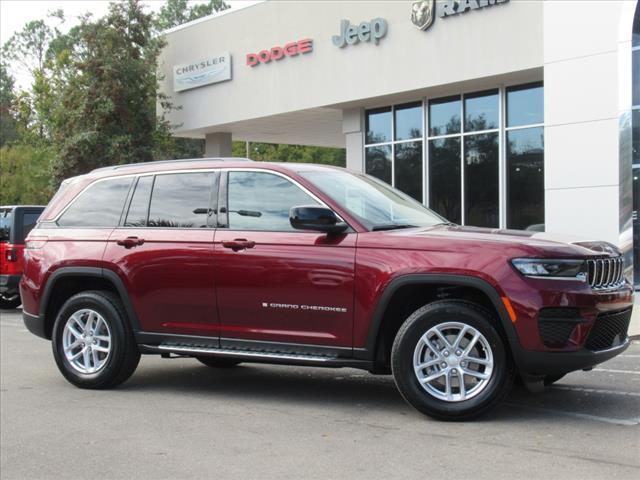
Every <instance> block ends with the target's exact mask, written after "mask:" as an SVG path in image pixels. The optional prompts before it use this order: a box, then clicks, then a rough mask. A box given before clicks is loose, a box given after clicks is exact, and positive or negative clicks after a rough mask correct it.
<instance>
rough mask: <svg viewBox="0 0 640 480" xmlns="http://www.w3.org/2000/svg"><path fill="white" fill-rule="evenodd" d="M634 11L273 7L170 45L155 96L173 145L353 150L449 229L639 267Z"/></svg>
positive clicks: (178, 37)
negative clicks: (566, 239)
mask: <svg viewBox="0 0 640 480" xmlns="http://www.w3.org/2000/svg"><path fill="white" fill-rule="evenodd" d="M635 13H636V1H614V0H609V1H576V0H568V1H563V0H549V1H534V0H447V1H433V0H423V1H387V2H385V1H376V2H373V1H372V2H365V1H295V2H294V1H276V0H271V1H265V2H261V3H257V4H255V5H252V6H250V7H247V8H243V9H238V10H231V11H228V12H221V13H219V14H217V15H214V16H211V17H206V18H203V19H200V20H197V21H195V22H191V23H189V24H185V25H182V26H180V27H177V28H174V29H171V30H169V31H167V32H166V39H167V45H166V47H165V49H164V51H163V53H162V57H161V62H162V63H161V73H162V74H163V80H162V90H163V91H164V93H165V94H167V95H169V96H170V97H171V98H172V101H173V103H174V104H175V105H178V106H180V107H181V109H179V110H174V111H173V112H171V113H170V115H169V117H168V118H169V120H170V121H171V123H172V124H174V125H176V126H177V129H176V135H178V136H183V137H193V138H205V139H206V156H231V142H232V140H241V141H248V142H268V143H280V144H299V145H316V146H327V147H341V148H346V164H347V167H348V168H351V169H353V170H357V171H363V172H367V173H369V174H371V175H374V176H376V177H378V178H380V179H382V180H384V181H386V182H388V183H390V184H393V185H394V186H396V187H397V188H399V189H401V190H403V191H404V192H406V193H407V194H409V195H411V196H412V197H414V198H415V199H417V200H418V201H420V202H423V203H424V204H425V205H428V206H429V207H430V208H432V209H434V210H436V211H437V212H439V213H441V214H442V215H443V216H445V217H446V218H448V219H449V220H451V221H453V222H456V223H460V224H465V225H475V226H483V227H493V228H516V229H527V228H528V229H532V230H545V231H546V232H553V233H560V234H569V235H573V236H576V235H577V236H580V237H585V238H597V239H604V240H608V241H610V242H612V243H614V244H616V245H618V246H620V247H622V248H623V249H624V250H625V252H627V255H628V265H631V261H632V258H633V256H634V255H633V254H634V250H635V251H636V252H638V251H640V242H639V241H638V239H640V236H638V235H637V234H636V241H635V245H634V235H633V226H634V225H633V224H634V222H635V220H634V219H635V217H636V214H635V212H636V210H637V205H638V204H639V203H640V198H639V197H640V180H638V177H640V175H639V174H640V170H635V167H636V163H637V167H638V168H640V158H639V157H640V148H638V146H637V145H638V144H639V142H640V140H639V139H638V138H637V137H638V136H637V135H636V134H635V132H636V131H637V130H639V129H640V89H639V88H638V87H637V83H638V82H640V32H639V31H638V24H639V23H640V22H638V21H637V20H636V21H635V28H634V16H635ZM634 33H635V34H634ZM636 109H637V110H636ZM636 256H637V254H636ZM635 263H636V265H638V264H640V262H635ZM636 277H637V278H640V276H636Z"/></svg>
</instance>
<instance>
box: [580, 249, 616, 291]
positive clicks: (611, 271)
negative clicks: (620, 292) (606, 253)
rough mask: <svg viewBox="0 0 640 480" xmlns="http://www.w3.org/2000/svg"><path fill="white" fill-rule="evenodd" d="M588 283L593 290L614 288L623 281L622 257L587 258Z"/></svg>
mask: <svg viewBox="0 0 640 480" xmlns="http://www.w3.org/2000/svg"><path fill="white" fill-rule="evenodd" d="M587 267H588V275H589V285H590V286H591V288H593V289H594V290H606V289H610V288H615V287H618V286H620V285H622V284H623V283H624V275H623V274H624V260H623V258H622V257H613V258H596V259H591V260H587Z"/></svg>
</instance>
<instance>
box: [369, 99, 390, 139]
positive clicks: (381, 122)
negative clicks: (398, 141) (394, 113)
mask: <svg viewBox="0 0 640 480" xmlns="http://www.w3.org/2000/svg"><path fill="white" fill-rule="evenodd" d="M366 123H367V125H366V128H367V139H366V140H367V144H371V143H383V142H390V141H391V108H390V107H387V108H378V109H375V110H368V111H367V115H366Z"/></svg>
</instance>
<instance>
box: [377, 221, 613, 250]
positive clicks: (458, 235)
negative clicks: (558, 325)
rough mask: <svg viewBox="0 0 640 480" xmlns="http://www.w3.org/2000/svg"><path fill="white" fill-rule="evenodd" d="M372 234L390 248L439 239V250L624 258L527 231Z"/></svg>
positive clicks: (600, 245) (601, 245)
mask: <svg viewBox="0 0 640 480" xmlns="http://www.w3.org/2000/svg"><path fill="white" fill-rule="evenodd" d="M372 234H377V235H383V236H385V237H387V238H388V239H389V242H387V241H384V240H382V239H380V240H382V243H388V246H389V247H390V248H406V249H422V248H430V247H432V245H431V244H432V243H433V241H434V240H440V242H438V243H439V244H441V246H440V247H439V248H438V250H448V249H452V250H455V249H458V248H464V247H471V248H481V247H482V246H487V247H493V248H498V249H508V250H512V249H514V248H515V249H518V250H523V251H524V252H523V253H525V254H526V255H529V256H532V255H540V256H542V257H550V256H552V255H556V256H561V257H576V256H578V257H582V256H603V255H606V256H618V255H621V251H620V249H619V248H618V247H616V246H615V245H613V244H611V243H608V242H603V241H597V240H591V239H586V238H581V237H577V236H570V235H556V234H550V233H546V232H533V231H525V230H506V229H494V228H479V227H463V226H459V225H438V226H435V227H426V228H407V229H402V230H390V231H386V232H372ZM427 242H428V244H427ZM442 242H444V243H442ZM376 243H378V242H376Z"/></svg>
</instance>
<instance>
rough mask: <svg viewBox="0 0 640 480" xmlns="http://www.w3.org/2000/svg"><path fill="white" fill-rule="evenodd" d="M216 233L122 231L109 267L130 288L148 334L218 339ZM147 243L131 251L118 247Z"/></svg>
mask: <svg viewBox="0 0 640 480" xmlns="http://www.w3.org/2000/svg"><path fill="white" fill-rule="evenodd" d="M213 234H214V230H213V229H172V228H166V229H165V228H116V229H115V230H114V231H113V233H112V234H111V236H110V238H109V242H108V244H107V247H106V250H105V254H104V260H103V262H104V266H105V268H109V269H111V270H114V271H115V272H116V273H117V274H118V276H119V277H120V278H121V279H122V281H123V282H124V285H125V287H126V289H127V291H128V292H129V296H130V297H131V301H132V303H133V307H134V309H135V311H136V312H137V315H138V319H139V321H140V327H141V328H142V330H144V331H147V332H160V333H182V334H189V335H205V336H208V335H210V336H217V335H218V334H219V323H218V312H217V309H216V296H215V273H216V270H215V268H214V255H213ZM132 236H133V237H138V238H139V239H142V240H144V243H143V244H142V245H139V246H136V247H133V248H125V247H124V246H121V245H118V244H117V241H118V240H122V239H125V238H127V237H132Z"/></svg>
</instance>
